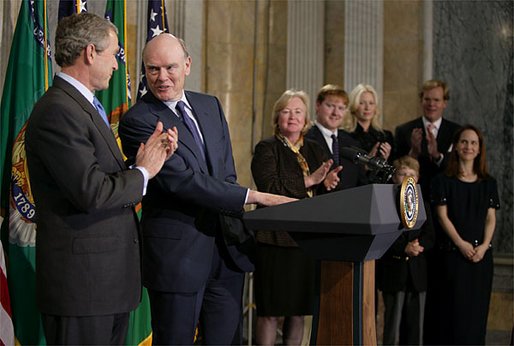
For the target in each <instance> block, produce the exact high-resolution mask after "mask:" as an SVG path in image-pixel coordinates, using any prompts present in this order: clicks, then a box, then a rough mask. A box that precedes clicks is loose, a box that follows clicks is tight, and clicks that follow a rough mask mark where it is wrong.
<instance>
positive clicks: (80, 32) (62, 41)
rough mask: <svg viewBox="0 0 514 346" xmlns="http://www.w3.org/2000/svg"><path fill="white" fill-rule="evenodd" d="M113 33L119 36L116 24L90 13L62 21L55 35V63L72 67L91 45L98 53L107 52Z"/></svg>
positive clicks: (69, 17) (74, 15)
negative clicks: (110, 34) (109, 38)
mask: <svg viewBox="0 0 514 346" xmlns="http://www.w3.org/2000/svg"><path fill="white" fill-rule="evenodd" d="M111 31H112V32H114V33H115V34H118V28H116V26H115V25H114V24H112V23H111V22H110V21H108V20H107V19H104V18H102V17H99V16H97V15H96V14H93V13H89V12H83V13H80V14H72V15H71V16H68V17H65V18H63V19H61V21H60V22H59V24H58V25H57V31H56V33H55V61H56V62H57V64H58V65H59V66H61V67H66V66H71V65H73V64H74V63H75V60H76V59H77V58H78V56H79V55H80V53H81V52H82V50H83V49H84V48H86V47H87V46H88V45H89V44H93V45H94V46H95V47H96V50H97V51H98V52H101V51H103V50H105V49H106V48H107V46H108V45H109V41H108V37H109V33H110V32H111Z"/></svg>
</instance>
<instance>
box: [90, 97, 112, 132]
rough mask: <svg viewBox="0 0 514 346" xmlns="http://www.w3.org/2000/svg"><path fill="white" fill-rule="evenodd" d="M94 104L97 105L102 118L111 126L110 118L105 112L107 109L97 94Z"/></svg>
mask: <svg viewBox="0 0 514 346" xmlns="http://www.w3.org/2000/svg"><path fill="white" fill-rule="evenodd" d="M93 106H95V108H96V110H97V111H98V113H100V115H101V116H102V119H103V120H104V122H105V124H106V125H107V126H108V127H109V128H111V124H110V123H109V119H107V114H106V113H105V109H104V107H103V106H102V104H101V103H100V100H98V99H97V98H96V96H94V97H93Z"/></svg>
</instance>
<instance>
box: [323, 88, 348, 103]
mask: <svg viewBox="0 0 514 346" xmlns="http://www.w3.org/2000/svg"><path fill="white" fill-rule="evenodd" d="M327 96H337V97H341V98H342V99H343V100H344V103H346V104H348V102H349V98H348V94H347V93H346V91H344V89H343V88H341V87H340V86H339V85H336V84H327V85H324V86H323V87H322V88H321V89H320V90H319V92H318V97H316V103H321V102H323V101H324V100H325V99H326V98H327Z"/></svg>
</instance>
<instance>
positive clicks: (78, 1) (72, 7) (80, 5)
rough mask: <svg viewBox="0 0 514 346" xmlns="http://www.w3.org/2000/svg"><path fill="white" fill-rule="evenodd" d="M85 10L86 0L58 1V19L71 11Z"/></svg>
mask: <svg viewBox="0 0 514 346" xmlns="http://www.w3.org/2000/svg"><path fill="white" fill-rule="evenodd" d="M82 12H87V0H61V1H60V2H59V15H58V20H61V18H64V17H68V16H71V15H72V14H73V13H82Z"/></svg>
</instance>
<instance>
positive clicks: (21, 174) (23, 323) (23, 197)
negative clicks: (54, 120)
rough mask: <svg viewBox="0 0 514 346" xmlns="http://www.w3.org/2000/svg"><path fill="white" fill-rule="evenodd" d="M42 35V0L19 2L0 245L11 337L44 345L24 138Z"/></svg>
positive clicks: (42, 68) (8, 88) (38, 87)
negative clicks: (4, 260)
mask: <svg viewBox="0 0 514 346" xmlns="http://www.w3.org/2000/svg"><path fill="white" fill-rule="evenodd" d="M47 33H48V30H47V20H46V3H45V1H44V0H22V2H21V8H20V13H19V15H18V21H17V23H16V29H15V31H14V36H13V42H12V46H11V52H10V56H9V64H8V67H7V73H6V78H5V84H4V91H3V95H2V104H1V106H0V121H1V125H2V126H1V129H0V132H1V136H0V138H1V142H0V155H1V156H0V164H1V168H2V169H1V172H2V173H1V182H2V184H1V194H0V200H1V206H2V209H3V210H4V211H6V210H8V214H7V218H6V220H5V221H4V224H3V225H2V240H4V241H6V238H7V237H8V240H9V241H8V242H9V244H8V246H5V248H7V249H8V250H7V251H8V253H7V257H8V280H9V290H10V292H11V307H12V313H13V323H14V332H15V336H16V339H17V342H19V343H20V344H22V345H25V344H31V345H33V344H37V345H42V344H45V338H44V334H43V329H42V324H41V318H40V314H39V312H38V310H37V308H36V302H35V239H36V233H35V231H36V229H35V228H36V227H35V224H34V223H33V218H34V214H35V208H34V199H33V197H32V193H31V190H30V184H29V175H28V170H27V164H26V160H25V145H24V139H25V124H26V121H27V119H28V118H29V116H30V113H31V111H32V107H33V106H34V103H36V101H37V100H38V99H39V98H40V97H41V96H42V95H43V93H44V92H45V91H46V89H47V88H48V86H49V84H50V78H51V76H52V70H51V68H52V65H51V61H50V48H49V47H50V44H49V42H48V39H47V37H48V35H47ZM7 208H9V209H7Z"/></svg>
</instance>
